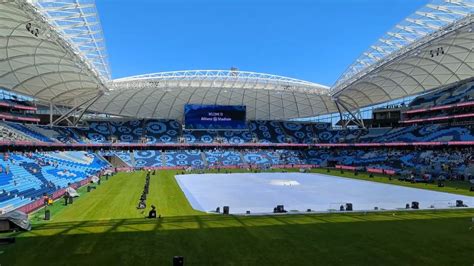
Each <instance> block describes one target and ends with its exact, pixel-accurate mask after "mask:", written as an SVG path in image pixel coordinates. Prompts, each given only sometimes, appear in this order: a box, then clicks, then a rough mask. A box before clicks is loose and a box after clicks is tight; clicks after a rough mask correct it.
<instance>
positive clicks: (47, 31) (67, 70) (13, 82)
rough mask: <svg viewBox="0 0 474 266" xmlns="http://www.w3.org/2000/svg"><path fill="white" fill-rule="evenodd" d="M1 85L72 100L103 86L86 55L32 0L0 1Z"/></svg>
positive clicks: (44, 97) (99, 90)
mask: <svg viewBox="0 0 474 266" xmlns="http://www.w3.org/2000/svg"><path fill="white" fill-rule="evenodd" d="M0 25H1V27H0V87H1V88H5V89H7V90H10V91H12V92H16V93H19V94H24V95H28V96H31V97H33V98H35V99H39V100H41V101H45V102H50V101H51V102H54V103H57V104H64V105H70V106H73V105H76V104H78V103H80V102H82V101H86V100H88V99H92V98H94V97H96V96H97V95H100V94H101V93H102V92H103V91H105V90H106V89H105V86H104V84H103V82H102V80H101V78H100V77H99V75H98V74H97V72H96V71H95V69H94V67H93V65H91V64H89V62H88V61H87V58H85V57H83V56H82V55H81V54H80V53H78V52H77V49H76V48H74V47H73V46H72V45H71V42H69V41H68V40H67V39H65V38H64V36H63V34H61V31H59V30H58V28H57V27H55V26H54V25H52V24H51V23H50V22H49V21H48V20H47V19H46V18H45V17H44V16H43V14H42V13H41V12H39V9H38V8H37V7H35V6H33V5H32V4H31V3H29V2H26V1H24V0H15V1H8V2H7V1H3V2H1V3H0Z"/></svg>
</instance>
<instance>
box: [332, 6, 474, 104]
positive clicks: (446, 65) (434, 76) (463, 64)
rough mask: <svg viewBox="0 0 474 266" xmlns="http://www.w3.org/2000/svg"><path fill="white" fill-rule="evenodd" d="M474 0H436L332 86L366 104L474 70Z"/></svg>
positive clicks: (469, 74)
mask: <svg viewBox="0 0 474 266" xmlns="http://www.w3.org/2000/svg"><path fill="white" fill-rule="evenodd" d="M473 13H474V0H434V1H432V2H431V3H429V4H427V5H426V6H424V7H423V8H421V9H420V10H418V11H417V12H415V13H414V14H413V15H411V16H409V17H408V18H406V19H405V20H404V21H402V22H401V23H400V24H398V25H396V26H395V27H394V28H393V29H392V30H390V31H389V32H387V34H386V35H385V36H383V37H382V38H380V39H379V40H378V41H377V42H376V43H375V44H374V45H372V46H370V48H369V49H368V50H367V51H366V52H364V53H363V54H362V55H361V56H360V57H359V58H358V59H357V60H356V61H355V62H354V63H353V64H352V65H351V66H350V67H349V68H348V69H347V71H346V72H345V73H344V74H343V75H342V76H341V77H340V78H339V80H338V81H337V82H336V84H335V85H334V86H333V87H332V88H331V94H332V95H333V97H334V98H338V99H340V100H342V101H345V102H347V103H350V104H351V105H352V106H355V107H364V106H369V105H373V104H378V103H382V102H387V101H391V100H395V99H399V98H403V97H406V96H411V95H416V94H419V93H422V92H424V91H428V90H431V89H435V88H438V87H440V86H443V85H447V84H450V83H453V82H457V81H460V80H464V79H467V78H471V77H472V76H473V73H474V54H473V43H474V32H473V29H474V15H473Z"/></svg>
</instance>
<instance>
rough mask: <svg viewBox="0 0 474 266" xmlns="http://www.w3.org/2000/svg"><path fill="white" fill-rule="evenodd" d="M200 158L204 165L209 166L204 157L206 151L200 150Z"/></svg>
mask: <svg viewBox="0 0 474 266" xmlns="http://www.w3.org/2000/svg"><path fill="white" fill-rule="evenodd" d="M201 159H202V161H203V162H204V167H209V164H208V162H207V158H206V153H205V152H201Z"/></svg>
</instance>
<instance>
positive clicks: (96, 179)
mask: <svg viewBox="0 0 474 266" xmlns="http://www.w3.org/2000/svg"><path fill="white" fill-rule="evenodd" d="M91 181H92V182H93V183H98V182H99V178H98V177H97V176H95V175H93V176H92V177H91Z"/></svg>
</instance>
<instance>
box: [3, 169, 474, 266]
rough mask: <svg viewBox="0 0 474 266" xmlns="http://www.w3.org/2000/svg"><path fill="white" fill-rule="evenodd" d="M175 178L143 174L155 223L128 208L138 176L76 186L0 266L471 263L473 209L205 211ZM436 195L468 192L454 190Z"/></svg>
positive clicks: (6, 249) (137, 190) (37, 217)
mask: <svg viewBox="0 0 474 266" xmlns="http://www.w3.org/2000/svg"><path fill="white" fill-rule="evenodd" d="M175 173H176V172H175V171H159V172H157V175H156V176H152V177H151V181H150V193H149V197H148V199H147V204H148V205H151V204H154V205H156V206H157V209H158V213H160V214H161V215H162V216H163V218H162V219H157V220H150V219H145V218H144V216H145V213H143V212H142V211H139V210H137V209H136V205H137V200H138V198H139V196H140V194H141V192H142V189H143V185H144V180H145V173H144V172H135V173H120V174H117V175H116V176H113V177H111V178H110V179H109V180H108V181H104V182H103V183H102V185H100V186H98V188H97V189H96V190H94V191H92V192H90V193H87V192H86V191H85V188H82V189H80V193H81V197H80V198H78V199H77V200H76V201H75V202H74V204H73V205H69V206H62V204H63V201H62V200H60V201H57V202H55V204H54V205H53V206H52V207H50V210H51V213H52V219H51V220H50V221H43V220H42V215H43V211H41V210H40V211H38V212H37V213H35V214H32V215H31V221H32V223H33V230H32V231H31V232H24V233H17V234H16V237H17V239H16V243H15V244H13V245H9V246H0V265H1V266H7V265H8V266H9V265H68V266H71V265H88V266H92V265H133V266H138V265H171V262H172V257H173V256H174V255H182V256H184V257H185V265H473V264H474V229H471V230H470V229H469V228H470V227H471V226H473V224H472V220H471V219H472V217H474V210H472V209H463V210H452V211H417V212H396V213H392V212H379V213H368V214H364V213H351V214H336V213H333V214H312V215H284V216H233V215H230V216H223V215H211V214H206V213H202V212H198V211H195V210H193V209H192V208H191V206H190V205H189V203H188V201H187V200H186V198H185V196H184V194H183V193H182V191H181V190H180V189H179V187H178V185H177V183H176V181H175V179H174V174H175ZM332 174H335V175H341V173H340V172H335V171H333V173H332ZM343 175H346V176H351V177H354V176H353V175H352V174H351V173H345V174H343ZM356 178H362V179H365V178H368V177H367V176H365V175H358V176H357V177H356ZM371 180H373V181H376V182H394V183H395V184H398V183H396V182H400V181H393V180H392V181H388V179H386V178H382V177H375V178H374V179H371ZM400 184H401V185H407V186H415V185H416V186H420V187H423V188H428V189H434V190H438V189H439V188H437V187H436V186H431V185H430V186H428V185H424V184H409V183H400ZM444 189H446V191H449V192H453V191H454V192H458V193H459V194H466V193H468V192H466V191H465V190H466V189H465V187H463V186H462V185H461V186H459V185H457V184H450V185H449V186H447V187H446V188H444ZM451 190H452V191H451ZM468 195H469V194H468ZM471 195H472V194H471ZM148 210H149V208H147V211H148Z"/></svg>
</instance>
